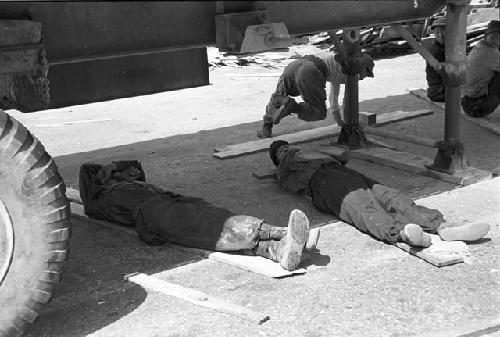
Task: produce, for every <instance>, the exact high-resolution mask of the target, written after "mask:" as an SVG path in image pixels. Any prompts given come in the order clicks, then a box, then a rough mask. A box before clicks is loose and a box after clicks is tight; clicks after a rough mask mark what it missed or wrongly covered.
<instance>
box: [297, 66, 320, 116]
mask: <svg viewBox="0 0 500 337" xmlns="http://www.w3.org/2000/svg"><path fill="white" fill-rule="evenodd" d="M297 82H298V87H299V90H300V95H301V96H302V99H303V100H304V102H303V103H295V105H294V106H292V107H291V108H290V109H291V111H292V113H296V114H297V115H298V117H299V119H301V120H303V121H307V122H310V121H319V120H323V119H325V118H326V91H325V88H326V81H325V79H324V77H323V75H322V74H321V72H320V71H319V70H318V69H317V68H316V67H315V66H314V65H313V64H311V65H309V64H308V65H304V66H303V67H302V68H301V69H300V70H299V76H298V81H297Z"/></svg>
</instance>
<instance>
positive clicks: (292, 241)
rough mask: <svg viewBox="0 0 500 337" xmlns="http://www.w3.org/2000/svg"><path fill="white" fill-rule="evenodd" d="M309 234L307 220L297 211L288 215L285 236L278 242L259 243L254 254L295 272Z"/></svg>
mask: <svg viewBox="0 0 500 337" xmlns="http://www.w3.org/2000/svg"><path fill="white" fill-rule="evenodd" d="M308 234H309V220H308V219H307V217H306V215H305V214H304V213H303V212H302V211H300V210H297V209H294V210H293V211H292V212H291V213H290V218H289V219H288V227H287V231H286V235H285V237H284V238H282V239H281V240H279V241H276V240H267V241H259V244H258V245H257V247H256V248H255V254H256V255H259V256H263V257H266V258H268V259H271V260H273V261H276V262H279V264H280V265H281V266H282V267H283V268H285V269H286V270H295V269H296V268H297V266H298V265H299V264H300V261H301V259H302V250H303V249H304V246H305V244H306V241H307V237H308Z"/></svg>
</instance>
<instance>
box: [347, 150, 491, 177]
mask: <svg viewBox="0 0 500 337" xmlns="http://www.w3.org/2000/svg"><path fill="white" fill-rule="evenodd" d="M351 158H356V159H362V160H366V161H369V162H372V163H376V164H380V165H384V166H389V167H392V168H395V169H398V170H403V171H407V172H412V173H416V174H420V175H424V176H428V177H431V178H434V179H440V180H444V181H447V182H450V183H452V184H457V185H470V184H474V183H477V182H479V181H482V180H487V179H491V178H492V177H493V175H492V173H491V172H488V171H484V170H479V169H476V168H474V167H471V168H470V169H469V170H465V171H463V172H457V173H455V174H448V173H444V172H439V171H436V170H429V169H428V168H427V167H426V166H425V165H431V164H432V163H433V162H432V160H431V159H429V158H427V157H423V156H419V155H416V154H409V153H407V152H401V151H395V150H391V149H388V148H366V149H356V150H351Z"/></svg>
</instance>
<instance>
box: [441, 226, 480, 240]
mask: <svg viewBox="0 0 500 337" xmlns="http://www.w3.org/2000/svg"><path fill="white" fill-rule="evenodd" d="M437 231H438V234H439V237H440V238H441V239H442V240H444V241H476V240H479V239H480V238H482V237H484V236H485V235H486V234H488V232H489V231H490V225H489V224H488V223H486V222H464V223H450V222H443V223H442V224H441V225H439V228H438V230H437Z"/></svg>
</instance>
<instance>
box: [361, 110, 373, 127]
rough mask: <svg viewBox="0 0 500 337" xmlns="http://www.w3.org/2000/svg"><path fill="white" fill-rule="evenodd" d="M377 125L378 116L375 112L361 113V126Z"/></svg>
mask: <svg viewBox="0 0 500 337" xmlns="http://www.w3.org/2000/svg"><path fill="white" fill-rule="evenodd" d="M376 123H377V114H374V113H373V112H360V113H359V124H361V125H373V124H376Z"/></svg>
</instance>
